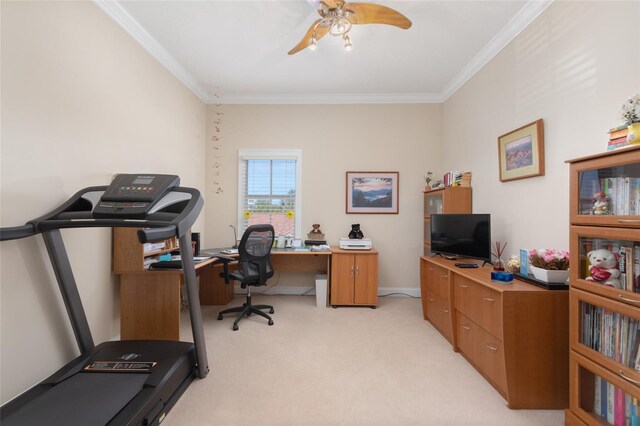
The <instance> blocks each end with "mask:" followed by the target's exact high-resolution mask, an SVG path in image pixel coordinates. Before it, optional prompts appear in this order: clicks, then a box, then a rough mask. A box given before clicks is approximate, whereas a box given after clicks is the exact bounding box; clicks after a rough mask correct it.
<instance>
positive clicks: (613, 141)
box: [609, 136, 627, 145]
mask: <svg viewBox="0 0 640 426" xmlns="http://www.w3.org/2000/svg"><path fill="white" fill-rule="evenodd" d="M622 142H627V136H622V137H620V138H615V139H609V145H616V144H619V143H622Z"/></svg>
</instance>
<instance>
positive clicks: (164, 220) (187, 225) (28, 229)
mask: <svg viewBox="0 0 640 426" xmlns="http://www.w3.org/2000/svg"><path fill="white" fill-rule="evenodd" d="M106 189H107V186H92V187H88V188H85V189H82V190H80V191H78V192H76V193H75V194H74V195H73V196H72V197H71V198H69V199H68V200H67V201H66V202H64V203H63V204H62V205H60V206H59V207H57V208H56V209H54V210H52V211H50V212H49V213H47V214H45V215H43V216H40V217H38V218H36V219H33V220H30V221H28V222H27V224H26V225H22V226H15V227H6V228H0V241H4V240H13V239H18V238H25V237H29V236H31V235H35V234H38V233H42V232H44V231H47V230H52V229H64V228H97V227H136V228H143V229H141V230H140V231H138V240H139V241H140V242H141V243H146V242H157V241H162V240H165V239H167V238H170V237H173V236H176V237H180V236H182V235H185V234H186V233H187V232H189V230H190V229H191V226H192V225H193V223H194V222H195V221H196V219H197V218H198V215H199V214H200V211H201V210H202V206H203V205H204V201H203V199H202V196H201V195H200V191H198V190H197V189H195V188H187V187H174V188H172V189H171V191H176V192H185V193H188V194H190V195H191V198H190V199H189V201H188V202H187V204H186V205H185V206H184V208H183V209H182V211H180V212H177V213H173V212H156V213H152V214H150V215H148V216H147V218H145V219H124V218H98V219H96V218H94V217H93V212H92V209H93V207H94V206H91V207H92V209H91V210H76V208H77V205H78V204H81V203H83V202H86V203H90V202H89V201H88V200H85V199H83V197H82V196H83V195H84V194H85V193H87V192H94V191H104V190H106ZM145 228H146V229H145Z"/></svg>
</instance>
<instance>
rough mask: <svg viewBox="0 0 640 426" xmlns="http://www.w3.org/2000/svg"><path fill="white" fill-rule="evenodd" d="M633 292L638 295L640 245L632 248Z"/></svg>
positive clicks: (639, 283)
mask: <svg viewBox="0 0 640 426" xmlns="http://www.w3.org/2000/svg"><path fill="white" fill-rule="evenodd" d="M633 292H634V293H640V245H637V244H636V245H634V246H633Z"/></svg>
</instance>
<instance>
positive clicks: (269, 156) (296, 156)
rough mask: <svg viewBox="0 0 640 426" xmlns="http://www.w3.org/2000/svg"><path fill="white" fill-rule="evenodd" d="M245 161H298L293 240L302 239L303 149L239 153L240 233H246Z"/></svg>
mask: <svg viewBox="0 0 640 426" xmlns="http://www.w3.org/2000/svg"><path fill="white" fill-rule="evenodd" d="M245 160H296V203H295V209H296V211H295V212H294V213H295V215H294V217H293V223H294V232H295V235H294V236H293V238H296V239H302V150H301V149H241V150H239V151H238V218H237V224H238V231H239V232H240V235H238V238H239V237H240V236H241V235H242V232H244V229H243V228H242V226H243V223H244V222H243V219H244V217H243V214H244V197H245V195H246V194H245V193H244V190H245V189H244V188H243V178H242V173H243V171H244V166H243V162H244V161H245Z"/></svg>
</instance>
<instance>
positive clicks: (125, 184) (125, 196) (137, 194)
mask: <svg viewBox="0 0 640 426" xmlns="http://www.w3.org/2000/svg"><path fill="white" fill-rule="evenodd" d="M179 184H180V178H179V177H178V176H175V175H150V174H139V175H138V174H119V175H116V177H115V178H114V179H113V181H112V182H111V185H109V187H108V188H107V189H106V190H105V191H104V194H102V197H100V202H99V203H98V205H97V206H96V207H95V208H94V209H93V216H94V217H96V218H106V217H123V216H124V217H127V218H145V217H146V216H147V214H148V213H149V211H150V210H151V208H152V207H153V205H154V204H155V203H157V202H158V200H160V198H162V196H163V195H165V194H166V193H167V192H169V191H170V190H171V188H173V187H175V186H178V185H179Z"/></svg>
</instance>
